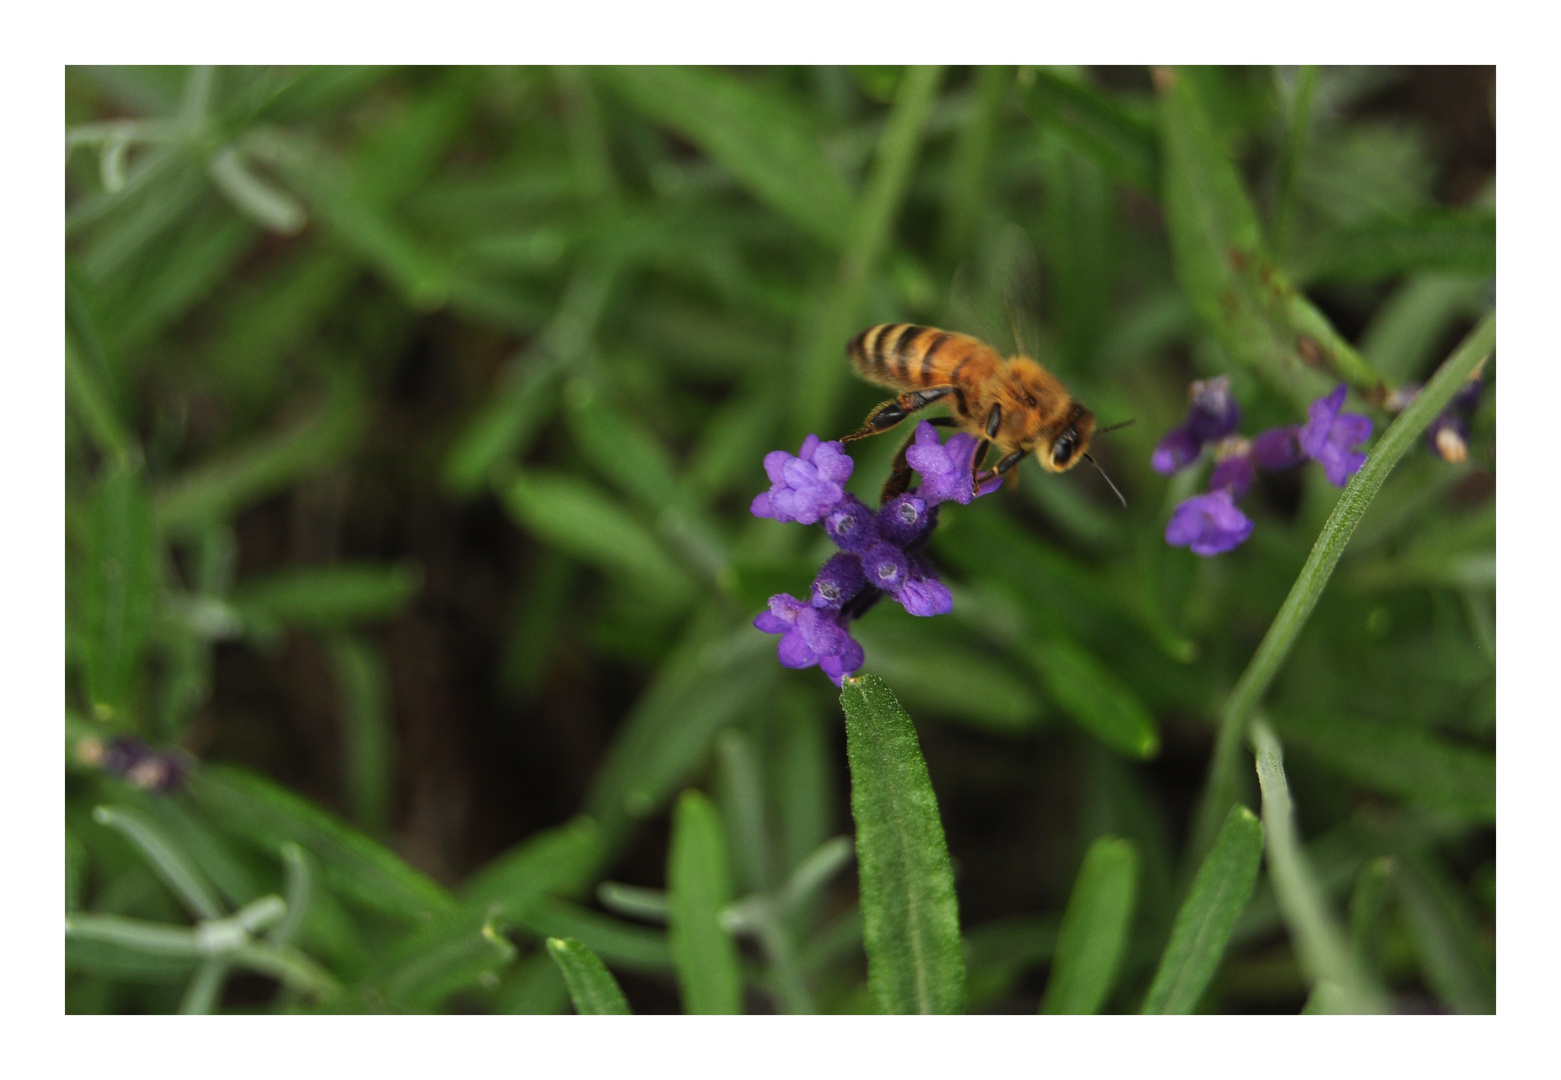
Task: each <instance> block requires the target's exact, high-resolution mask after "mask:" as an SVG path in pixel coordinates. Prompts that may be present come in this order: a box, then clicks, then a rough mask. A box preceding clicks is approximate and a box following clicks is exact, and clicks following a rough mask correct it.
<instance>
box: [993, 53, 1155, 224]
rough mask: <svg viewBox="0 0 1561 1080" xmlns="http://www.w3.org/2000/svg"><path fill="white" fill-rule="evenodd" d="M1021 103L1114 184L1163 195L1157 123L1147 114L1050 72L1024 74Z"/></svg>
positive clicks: (1031, 70) (1035, 70)
mask: <svg viewBox="0 0 1561 1080" xmlns="http://www.w3.org/2000/svg"><path fill="white" fill-rule="evenodd" d="M1019 98H1020V100H1021V101H1022V102H1024V106H1025V109H1026V111H1028V112H1029V113H1030V115H1031V116H1032V117H1034V118H1035V119H1036V120H1037V121H1038V122H1040V123H1041V124H1043V125H1045V126H1046V127H1047V128H1048V129H1050V130H1052V131H1055V132H1056V133H1057V134H1058V136H1059V137H1061V138H1062V139H1064V140H1065V141H1067V142H1068V143H1069V144H1070V145H1071V146H1072V147H1073V148H1074V149H1075V150H1077V151H1078V152H1079V153H1080V154H1083V155H1085V156H1086V157H1089V158H1091V159H1092V160H1093V161H1094V162H1095V163H1096V164H1097V165H1099V166H1100V167H1101V168H1102V169H1103V170H1105V172H1106V174H1107V175H1108V176H1110V177H1111V178H1112V179H1113V180H1118V181H1121V182H1122V183H1124V184H1130V185H1132V186H1133V187H1136V188H1137V189H1138V190H1139V191H1142V192H1144V193H1145V194H1148V195H1153V194H1155V193H1156V192H1157V191H1158V190H1159V183H1158V181H1159V176H1160V169H1159V161H1158V157H1159V155H1158V153H1157V149H1156V146H1155V132H1154V124H1153V123H1152V122H1151V121H1150V120H1149V118H1148V116H1147V115H1146V114H1145V112H1146V111H1145V110H1139V109H1134V108H1130V107H1128V106H1126V105H1124V104H1123V103H1122V102H1121V101H1118V100H1116V99H1114V98H1112V97H1111V96H1110V95H1108V94H1105V93H1103V92H1102V91H1099V90H1096V89H1095V88H1094V87H1091V86H1087V85H1085V84H1083V83H1081V82H1077V81H1074V80H1072V79H1069V78H1066V77H1064V76H1062V75H1060V74H1057V73H1056V72H1053V71H1048V70H1047V69H1045V68H1025V69H1023V70H1022V71H1021V72H1020V76H1019Z"/></svg>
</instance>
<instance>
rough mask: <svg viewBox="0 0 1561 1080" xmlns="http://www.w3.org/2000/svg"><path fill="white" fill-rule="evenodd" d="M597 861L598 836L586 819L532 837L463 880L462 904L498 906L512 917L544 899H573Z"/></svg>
mask: <svg viewBox="0 0 1561 1080" xmlns="http://www.w3.org/2000/svg"><path fill="white" fill-rule="evenodd" d="M601 859H602V848H601V832H600V830H599V829H598V828H597V826H596V823H595V822H594V821H592V820H591V819H590V818H587V817H578V818H575V819H574V820H573V821H571V822H569V823H568V824H565V825H561V826H559V827H558V828H556V829H548V830H546V831H544V832H540V833H536V834H534V835H533V836H531V837H530V838H528V839H527V840H526V841H525V842H524V843H521V844H517V845H516V846H515V847H513V848H511V849H510V850H509V851H507V852H505V853H504V854H503V855H500V856H499V857H498V858H496V859H493V860H492V861H491V862H488V863H486V864H485V865H484V866H483V867H482V868H481V869H479V870H478V871H477V872H476V873H474V874H473V875H472V876H471V877H470V878H468V879H467V882H466V884H465V886H464V887H463V888H462V890H461V893H460V897H461V902H462V903H463V904H466V905H468V906H481V905H495V904H496V905H498V906H499V907H500V909H501V910H503V911H504V912H505V913H507V914H508V915H510V916H511V917H512V918H518V917H519V915H520V914H521V913H522V912H524V911H526V910H527V909H529V908H530V907H531V906H532V904H533V903H535V902H536V901H537V900H539V899H541V898H542V897H544V896H574V895H577V894H578V893H580V892H581V891H582V890H583V889H585V888H586V887H587V886H588V885H589V884H590V883H591V880H592V878H593V877H594V876H595V874H596V873H597V871H598V869H599V867H600V865H601Z"/></svg>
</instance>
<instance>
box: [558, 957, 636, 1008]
mask: <svg viewBox="0 0 1561 1080" xmlns="http://www.w3.org/2000/svg"><path fill="white" fill-rule="evenodd" d="M547 951H548V954H549V955H551V956H552V957H553V961H554V963H556V964H557V965H558V970H559V971H561V972H562V973H563V975H564V982H565V984H566V985H568V987H569V997H570V998H571V1000H573V1001H574V1003H575V1012H577V1013H579V1014H580V1015H581V1016H628V1015H629V1003H628V1001H627V1000H626V999H625V998H624V996H623V991H622V990H621V989H619V987H618V980H617V979H614V978H613V977H612V973H611V972H610V971H608V970H607V965H606V964H604V963H602V960H601V957H599V956H597V955H596V954H595V953H594V952H592V951H591V950H590V949H588V948H586V947H585V946H584V945H582V944H580V942H578V941H576V940H575V939H574V938H548V939H547Z"/></svg>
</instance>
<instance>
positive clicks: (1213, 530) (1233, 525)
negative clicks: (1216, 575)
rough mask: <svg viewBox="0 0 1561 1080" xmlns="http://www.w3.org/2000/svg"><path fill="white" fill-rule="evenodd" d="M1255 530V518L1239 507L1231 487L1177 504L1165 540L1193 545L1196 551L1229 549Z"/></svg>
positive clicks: (1206, 551)
mask: <svg viewBox="0 0 1561 1080" xmlns="http://www.w3.org/2000/svg"><path fill="white" fill-rule="evenodd" d="M1251 533H1252V522H1251V521H1250V520H1249V519H1248V518H1247V515H1245V514H1243V513H1242V512H1241V511H1240V510H1238V509H1237V508H1236V503H1235V500H1234V499H1232V498H1231V494H1230V492H1229V491H1228V490H1226V489H1224V488H1221V489H1219V490H1217V491H1210V492H1208V493H1207V494H1204V495H1194V496H1193V497H1192V498H1190V499H1187V500H1185V501H1184V502H1182V503H1181V504H1180V505H1178V506H1177V507H1176V512H1175V513H1173V514H1172V515H1171V520H1170V523H1169V524H1168V525H1166V527H1165V542H1166V543H1167V544H1170V545H1171V546H1173V547H1190V548H1191V549H1192V552H1193V554H1194V555H1205V556H1208V555H1218V554H1220V553H1221V552H1225V551H1229V550H1231V549H1232V548H1234V547H1235V546H1236V545H1237V544H1239V543H1241V542H1242V541H1243V540H1245V539H1246V538H1247V537H1248V536H1250V535H1251Z"/></svg>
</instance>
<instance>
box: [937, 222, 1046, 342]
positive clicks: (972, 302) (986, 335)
mask: <svg viewBox="0 0 1561 1080" xmlns="http://www.w3.org/2000/svg"><path fill="white" fill-rule="evenodd" d="M1040 281H1041V274H1040V262H1039V260H1038V258H1037V257H1036V253H1035V245H1033V244H1032V243H1031V242H1030V237H1029V235H1028V234H1027V233H1026V232H1025V231H1024V230H1023V229H1022V228H1020V227H1019V226H1018V225H1015V224H1012V223H1010V224H1009V225H1007V226H1005V227H1004V228H1003V229H1001V230H999V231H998V232H996V233H994V234H988V236H987V237H986V238H985V240H984V242H983V243H982V244H981V246H980V248H979V249H978V251H977V252H976V254H975V255H974V256H972V257H971V258H970V259H969V260H967V261H966V262H964V263H962V264H961V265H960V267H959V269H958V270H957V271H955V274H954V281H953V284H952V286H951V287H950V290H949V305H948V310H949V318H948V324H949V325H951V326H968V327H970V328H971V329H972V330H973V331H975V333H976V335H977V336H979V337H981V338H982V339H983V340H985V341H989V342H991V343H992V344H993V346H994V347H996V348H997V349H998V351H1000V352H1002V351H1005V346H1011V348H1009V349H1007V351H1008V353H1009V355H1012V354H1014V353H1018V354H1021V355H1024V356H1034V355H1035V352H1034V351H1033V350H1034V348H1035V347H1036V344H1037V342H1038V341H1039V338H1040V334H1039V332H1038V329H1037V327H1038V325H1039V323H1038V318H1037V313H1038V312H1039V311H1040Z"/></svg>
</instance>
